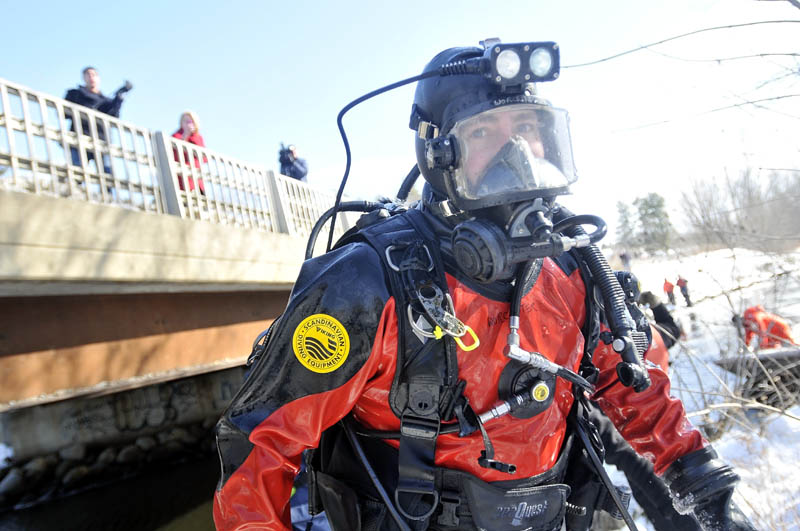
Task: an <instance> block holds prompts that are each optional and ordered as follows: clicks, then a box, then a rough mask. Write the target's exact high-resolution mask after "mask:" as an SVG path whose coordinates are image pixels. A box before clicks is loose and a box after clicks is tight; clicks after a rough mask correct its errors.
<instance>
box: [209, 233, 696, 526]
mask: <svg viewBox="0 0 800 531" xmlns="http://www.w3.org/2000/svg"><path fill="white" fill-rule="evenodd" d="M446 269H447V271H446V272H447V275H446V282H447V286H448V288H449V292H450V295H451V296H452V300H453V304H454V308H455V315H456V316H457V317H458V318H459V319H460V320H461V321H463V322H464V323H465V324H466V325H468V326H469V327H471V328H472V329H473V330H474V331H475V332H476V334H477V336H478V337H479V338H480V346H479V347H478V348H476V349H475V350H472V351H469V352H464V351H462V350H461V349H459V350H458V352H457V358H458V377H459V378H460V379H462V380H465V381H466V388H465V389H464V395H465V396H466V398H467V399H468V400H469V404H470V405H471V406H472V408H473V410H474V411H475V412H477V413H478V414H480V413H482V412H484V411H486V410H487V409H489V408H490V407H491V406H493V405H494V404H496V403H497V402H498V381H499V379H500V375H501V372H502V370H503V368H504V367H505V366H506V365H507V364H508V363H509V359H508V358H507V357H506V356H505V355H504V354H503V349H504V347H505V346H506V336H507V335H508V332H509V326H508V324H509V302H508V298H507V294H506V295H505V296H502V297H497V298H493V297H496V294H495V295H493V292H492V290H491V289H485V290H484V289H482V288H481V287H480V285H478V284H476V283H473V282H470V281H469V280H468V279H463V278H461V277H460V276H459V274H458V271H457V270H456V269H455V268H454V267H452V263H451V265H450V266H448V267H446ZM467 284H469V285H467ZM478 290H481V291H482V292H483V293H479V292H478ZM586 296H587V294H586V288H585V286H584V282H583V280H582V278H581V274H580V270H579V268H578V264H577V262H576V260H575V259H574V258H573V257H572V255H571V254H564V255H562V256H561V257H559V258H558V259H557V260H554V259H549V258H546V259H544V260H543V263H542V267H541V270H540V271H539V273H538V278H536V279H535V282H534V283H533V286H532V287H531V288H530V289H529V291H528V292H527V293H526V294H525V295H524V296H523V299H522V305H521V325H520V330H519V335H520V338H521V345H520V346H521V348H522V349H524V350H526V351H536V352H540V353H542V354H543V355H544V356H546V357H547V358H548V359H550V360H552V361H554V362H555V363H557V364H559V365H562V366H564V367H568V368H570V369H572V370H574V371H577V370H578V368H579V364H580V362H581V358H582V356H583V355H584V336H583V334H582V331H581V327H582V325H583V324H584V321H585V319H586V313H587V304H586V300H585V299H586ZM497 299H500V300H497ZM315 315H323V316H330V317H333V318H334V319H335V320H336V321H338V322H339V323H340V324H341V325H342V326H343V327H344V328H345V329H346V331H347V336H348V337H349V352H348V355H347V358H346V360H345V361H344V362H343V363H342V364H341V365H340V366H338V367H337V368H336V369H335V370H333V371H332V372H327V373H318V372H314V371H312V370H310V369H308V368H306V366H304V365H303V364H301V363H300V361H299V360H298V357H297V355H296V351H297V345H293V338H294V339H296V337H297V334H296V331H297V330H298V329H299V328H302V327H301V323H302V322H303V321H304V320H306V319H307V318H309V317H311V316H315ZM397 320H398V317H397V313H396V311H395V298H394V297H393V296H392V294H391V292H390V289H389V287H388V286H387V280H386V276H385V274H384V271H383V265H382V261H381V259H380V258H379V256H378V254H377V253H376V252H375V251H374V250H373V248H372V247H370V246H369V245H368V244H366V243H352V244H348V245H345V246H343V247H341V248H338V249H336V250H334V251H332V252H329V253H327V254H325V255H323V256H320V257H317V258H315V259H313V260H309V261H306V262H305V264H304V265H303V267H302V270H301V272H300V275H299V277H298V279H297V282H296V284H295V286H294V290H293V292H292V295H291V298H290V301H289V304H288V307H287V309H286V311H285V313H284V314H283V316H282V317H281V318H280V321H279V323H278V325H277V326H276V327H275V329H274V330H273V333H272V337H271V338H270V340H269V344H268V349H267V352H266V354H265V355H264V357H263V358H262V359H260V360H258V361H257V362H256V364H255V365H254V368H253V370H252V372H251V374H250V375H249V376H248V378H247V380H246V382H245V384H244V386H243V387H242V389H241V390H240V392H239V393H238V395H237V396H236V397H235V398H234V400H233V403H232V405H231V406H230V408H229V409H228V410H227V411H226V413H225V415H224V417H223V419H222V420H221V421H220V424H219V425H218V438H217V439H218V445H219V452H220V457H221V460H222V470H223V475H222V478H221V480H220V483H219V486H218V489H217V492H216V494H215V498H214V521H215V523H216V526H217V528H218V529H226V530H227V529H254V528H259V529H262V528H266V529H291V522H290V512H289V498H290V494H291V489H292V482H293V479H294V477H295V475H296V474H297V473H298V470H299V469H300V463H301V454H302V452H303V451H304V450H306V449H309V448H315V447H317V445H318V443H319V441H320V436H321V435H322V433H323V432H324V431H325V430H327V429H328V428H330V427H331V426H333V425H334V424H335V423H337V422H338V421H339V420H340V419H342V418H343V417H345V416H346V415H348V414H349V413H352V415H353V417H354V418H355V420H356V421H357V422H358V423H359V424H361V425H362V426H363V427H366V428H368V429H374V430H381V431H397V430H399V427H400V420H399V419H398V417H397V416H396V414H395V413H394V412H393V411H392V409H391V408H390V406H389V394H390V389H391V387H392V381H393V377H394V375H395V371H396V370H397V366H396V363H395V362H396V359H397V345H398V337H397V336H398V322H397ZM431 341H432V340H431ZM464 342H465V343H469V339H466V338H465V339H464ZM330 346H331V347H333V346H334V345H333V344H331V345H330ZM619 361H620V358H619V356H618V355H617V354H616V353H615V352H613V351H612V350H611V348H610V347H609V346H607V345H605V344H603V343H602V342H600V343H599V346H598V347H597V348H596V350H595V352H594V356H593V363H594V364H595V366H596V367H597V368H598V369H599V377H598V379H597V382H596V388H597V392H596V393H595V395H594V396H592V397H591V398H592V400H593V401H595V402H596V403H597V404H599V405H600V407H601V408H602V410H603V411H604V412H605V414H606V415H607V416H608V417H609V418H610V419H611V420H612V421H613V423H614V424H615V425H616V427H617V429H618V430H619V432H620V433H621V434H622V436H623V437H624V438H625V439H626V440H627V441H628V442H629V443H630V444H631V445H632V446H633V448H634V449H635V450H636V451H637V452H638V453H639V454H641V455H643V456H645V457H647V458H648V459H650V460H651V461H653V463H654V469H655V472H656V473H658V474H661V473H663V472H664V471H665V470H666V469H667V467H669V465H670V464H672V463H673V462H674V461H675V460H676V459H678V458H679V457H681V456H684V455H686V454H688V453H690V452H693V451H695V450H698V449H700V448H703V447H704V446H705V445H706V444H707V443H706V441H705V440H704V439H703V437H702V436H701V434H700V433H699V432H698V431H697V430H696V429H695V428H694V427H692V425H691V424H690V422H689V421H688V420H687V418H686V416H685V411H684V408H683V405H682V404H681V402H680V401H679V400H677V399H675V398H671V397H670V394H669V379H668V376H667V374H666V373H665V372H664V371H663V370H662V369H661V368H660V367H658V366H656V365H655V364H650V363H647V362H646V365H647V366H648V370H649V372H650V378H651V380H652V385H651V386H650V387H649V388H648V389H647V390H645V391H644V392H641V393H635V392H634V391H633V390H632V389H630V388H627V387H624V386H622V384H621V383H620V382H619V380H618V378H617V375H616V372H615V367H616V365H617V363H618V362H619ZM573 402H574V395H573V391H572V389H571V387H570V384H568V382H566V381H565V380H562V379H560V378H559V379H557V382H556V385H555V392H554V400H553V402H552V404H551V405H550V407H548V408H547V409H546V410H545V411H543V412H541V413H540V414H538V415H535V416H533V417H531V418H515V417H513V416H511V415H506V416H504V417H501V418H498V419H495V420H493V421H491V422H487V423H486V425H485V429H486V430H487V432H488V436H489V438H490V439H491V442H492V444H493V445H494V450H495V456H496V459H499V460H502V461H504V462H506V463H514V464H515V465H516V467H517V471H516V474H515V475H514V476H513V477H512V476H510V475H509V474H506V473H503V472H500V471H498V470H493V469H489V468H483V467H481V466H479V464H478V462H477V459H476V457H477V456H479V455H480V453H481V450H483V449H484V442H483V439H482V437H481V434H480V433H479V432H475V433H472V434H470V435H468V436H466V437H459V436H458V434H457V433H447V434H440V435H439V437H438V439H437V440H436V450H435V462H436V465H437V466H438V467H443V468H446V469H454V470H459V471H463V472H466V473H468V474H471V475H473V476H475V477H477V478H479V479H481V480H483V481H485V482H497V481H507V480H509V479H519V478H527V477H531V476H536V475H539V474H542V473H544V472H546V471H548V470H550V469H551V468H552V467H554V464H555V463H556V461H557V459H558V458H559V453H560V451H561V450H562V445H563V444H564V442H565V437H566V436H567V417H568V415H569V414H570V410H571V408H572V407H573ZM377 444H381V445H392V446H393V447H395V448H396V447H397V445H398V443H397V441H385V442H384V441H377ZM386 449H387V453H389V452H391V451H394V450H392V449H390V448H388V447H386ZM345 479H346V478H345ZM390 494H391V493H390ZM557 525H558V527H560V522H559V523H558V524H557Z"/></svg>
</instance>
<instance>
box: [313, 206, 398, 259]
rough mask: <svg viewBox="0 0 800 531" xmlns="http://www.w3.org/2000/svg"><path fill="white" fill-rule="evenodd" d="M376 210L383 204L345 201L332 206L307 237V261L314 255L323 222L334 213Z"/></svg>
mask: <svg viewBox="0 0 800 531" xmlns="http://www.w3.org/2000/svg"><path fill="white" fill-rule="evenodd" d="M378 208H383V203H376V202H374V201H345V202H344V203H339V205H338V208H337V206H336V205H334V206H332V207H331V208H329V209H328V210H326V211H325V213H324V214H322V215H321V216H320V217H319V219H318V220H317V222H316V223H314V228H312V229H311V234H309V235H308V243H306V256H305V259H306V260H308V259H309V258H311V257H312V256H313V255H314V246H315V245H316V244H317V237H318V236H319V233H320V231H321V230H322V227H323V226H324V225H325V222H326V221H328V219H330V218H331V217H332V216H333V213H334V212H337V213H338V212H372V211H373V210H376V209H378Z"/></svg>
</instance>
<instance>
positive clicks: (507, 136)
mask: <svg viewBox="0 0 800 531" xmlns="http://www.w3.org/2000/svg"><path fill="white" fill-rule="evenodd" d="M448 137H449V138H450V139H452V140H453V141H454V142H455V144H456V146H454V147H455V149H456V153H457V155H456V157H454V158H455V159H456V160H455V161H454V162H455V164H453V165H452V166H451V169H450V171H449V172H448V173H449V175H448V177H449V183H448V184H449V187H450V188H451V189H450V190H449V191H450V194H449V195H450V196H451V199H452V200H453V202H454V203H455V204H456V206H458V207H459V208H461V209H462V210H476V209H481V208H486V207H491V206H497V205H503V204H511V203H516V202H519V201H521V200H526V199H531V198H535V197H552V196H555V195H559V194H562V193H565V192H567V191H568V186H569V185H570V184H571V183H573V182H575V180H576V179H577V176H576V174H575V167H574V164H573V161H572V149H571V145H570V137H569V125H568V117H567V113H566V111H564V110H561V109H554V108H552V107H549V106H545V105H539V104H517V105H507V106H504V107H497V108H494V109H490V110H487V111H484V112H481V113H478V114H474V115H472V116H469V117H467V118H465V119H463V120H459V121H457V122H456V123H455V124H454V125H453V127H452V128H451V129H450V134H449V135H448Z"/></svg>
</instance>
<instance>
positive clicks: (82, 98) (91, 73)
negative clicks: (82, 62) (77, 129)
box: [64, 66, 133, 139]
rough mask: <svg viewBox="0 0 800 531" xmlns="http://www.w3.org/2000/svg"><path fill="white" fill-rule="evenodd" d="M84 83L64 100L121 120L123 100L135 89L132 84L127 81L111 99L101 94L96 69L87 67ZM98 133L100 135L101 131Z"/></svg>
mask: <svg viewBox="0 0 800 531" xmlns="http://www.w3.org/2000/svg"><path fill="white" fill-rule="evenodd" d="M83 81H84V82H85V83H86V84H85V85H82V86H80V87H78V88H74V89H70V90H68V91H67V95H66V96H64V99H65V100H67V101H71V102H72V103H77V104H78V105H83V106H84V107H89V108H90V109H94V110H96V111H100V112H102V113H105V114H110V115H111V116H114V117H115V118H119V111H120V108H121V107H122V100H123V99H124V98H125V94H126V93H127V92H128V91H129V90H131V89H132V88H133V85H132V84H131V82H130V81H125V84H124V85H122V86H121V87H120V88H119V89H117V92H115V93H114V97H113V98H109V97H108V96H105V95H104V94H103V93H102V92H100V74H98V73H97V69H96V68H95V67H93V66H87V67H86V68H84V69H83ZM97 133H98V135H100V131H98V132H97ZM101 139H102V136H101Z"/></svg>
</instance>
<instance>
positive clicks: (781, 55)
mask: <svg viewBox="0 0 800 531" xmlns="http://www.w3.org/2000/svg"><path fill="white" fill-rule="evenodd" d="M798 1H800V0H798ZM647 51H648V52H650V53H654V54H656V55H660V56H662V57H666V58H668V59H675V60H676V61H686V62H687V63H722V62H725V61H738V60H740V59H763V58H766V57H800V53H756V54H753V55H738V56H735V57H720V58H716V59H689V58H687V57H678V56H676V55H670V54H668V53H664V52H659V51H658V50H650V49H648V50H647Z"/></svg>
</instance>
